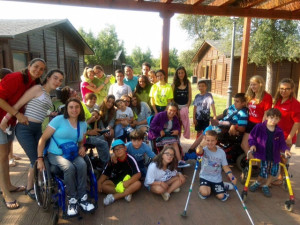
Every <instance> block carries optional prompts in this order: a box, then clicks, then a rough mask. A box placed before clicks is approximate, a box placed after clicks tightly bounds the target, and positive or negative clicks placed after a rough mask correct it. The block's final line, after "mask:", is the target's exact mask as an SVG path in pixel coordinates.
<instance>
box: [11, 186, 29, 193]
mask: <svg viewBox="0 0 300 225" xmlns="http://www.w3.org/2000/svg"><path fill="white" fill-rule="evenodd" d="M25 190H26V188H25V186H23V185H22V186H19V187H16V188H15V189H13V190H11V191H10V192H21V191H25Z"/></svg>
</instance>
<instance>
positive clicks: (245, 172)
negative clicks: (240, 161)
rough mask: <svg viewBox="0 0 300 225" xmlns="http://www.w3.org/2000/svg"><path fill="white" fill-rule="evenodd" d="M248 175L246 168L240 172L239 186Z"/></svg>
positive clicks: (244, 181)
mask: <svg viewBox="0 0 300 225" xmlns="http://www.w3.org/2000/svg"><path fill="white" fill-rule="evenodd" d="M248 173H249V168H248V167H247V166H246V167H245V168H244V169H243V170H242V174H241V177H240V178H241V179H240V182H241V184H245V183H246V180H247V177H248Z"/></svg>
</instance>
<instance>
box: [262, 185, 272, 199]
mask: <svg viewBox="0 0 300 225" xmlns="http://www.w3.org/2000/svg"><path fill="white" fill-rule="evenodd" d="M262 192H263V193H264V196H266V197H268V198H270V197H272V194H271V192H270V189H269V187H268V186H263V187H262Z"/></svg>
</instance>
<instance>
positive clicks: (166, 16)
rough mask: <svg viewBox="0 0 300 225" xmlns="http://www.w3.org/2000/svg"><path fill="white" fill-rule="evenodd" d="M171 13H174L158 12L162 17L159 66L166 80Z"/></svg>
mask: <svg viewBox="0 0 300 225" xmlns="http://www.w3.org/2000/svg"><path fill="white" fill-rule="evenodd" d="M173 15H174V13H170V12H160V17H161V18H162V19H163V27H162V41H161V58H160V67H161V68H162V69H163V70H164V71H165V72H166V74H167V77H166V80H168V67H169V41H170V19H171V17H172V16H173Z"/></svg>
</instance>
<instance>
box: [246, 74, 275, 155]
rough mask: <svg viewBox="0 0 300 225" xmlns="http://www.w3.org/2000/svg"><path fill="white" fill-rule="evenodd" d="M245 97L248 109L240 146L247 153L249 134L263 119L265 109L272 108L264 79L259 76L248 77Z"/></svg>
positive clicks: (270, 97)
mask: <svg viewBox="0 0 300 225" xmlns="http://www.w3.org/2000/svg"><path fill="white" fill-rule="evenodd" d="M245 97H246V99H247V107H248V109H249V118H248V124H247V127H246V130H245V133H244V136H243V140H242V144H241V147H242V149H243V150H244V152H245V153H246V154H247V152H248V150H249V144H248V138H249V134H250V132H251V130H252V129H253V127H254V126H255V125H256V124H258V123H261V122H263V121H264V117H265V113H266V111H268V109H270V108H272V96H271V95H270V94H269V93H267V92H266V91H265V82H264V79H263V78H262V77H261V76H258V75H255V76H253V77H251V78H250V85H249V87H248V90H247V92H246V94H245Z"/></svg>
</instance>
